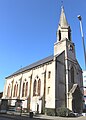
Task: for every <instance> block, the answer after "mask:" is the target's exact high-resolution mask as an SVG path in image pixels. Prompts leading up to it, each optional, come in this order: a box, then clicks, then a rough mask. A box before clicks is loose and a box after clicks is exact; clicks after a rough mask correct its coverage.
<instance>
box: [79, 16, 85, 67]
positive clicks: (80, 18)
mask: <svg viewBox="0 0 86 120" xmlns="http://www.w3.org/2000/svg"><path fill="white" fill-rule="evenodd" d="M77 17H78V19H79V21H80V30H81V36H82V44H83V50H84V60H85V69H86V51H85V42H84V34H83V29H82V17H81V16H80V15H78V16H77Z"/></svg>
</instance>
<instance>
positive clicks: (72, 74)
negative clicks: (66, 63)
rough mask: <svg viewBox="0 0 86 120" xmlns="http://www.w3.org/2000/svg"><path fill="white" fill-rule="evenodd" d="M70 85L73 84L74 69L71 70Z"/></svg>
mask: <svg viewBox="0 0 86 120" xmlns="http://www.w3.org/2000/svg"><path fill="white" fill-rule="evenodd" d="M71 83H73V84H74V68H73V67H72V68H71Z"/></svg>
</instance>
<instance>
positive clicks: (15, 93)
mask: <svg viewBox="0 0 86 120" xmlns="http://www.w3.org/2000/svg"><path fill="white" fill-rule="evenodd" d="M13 96H14V97H15V96H16V84H15V86H14V95H13Z"/></svg>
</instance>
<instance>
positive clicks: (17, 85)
mask: <svg viewBox="0 0 86 120" xmlns="http://www.w3.org/2000/svg"><path fill="white" fill-rule="evenodd" d="M17 96H18V84H16V97H17Z"/></svg>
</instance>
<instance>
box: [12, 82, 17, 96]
mask: <svg viewBox="0 0 86 120" xmlns="http://www.w3.org/2000/svg"><path fill="white" fill-rule="evenodd" d="M17 95H18V84H17V83H16V84H15V86H14V95H13V96H14V97H17Z"/></svg>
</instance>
